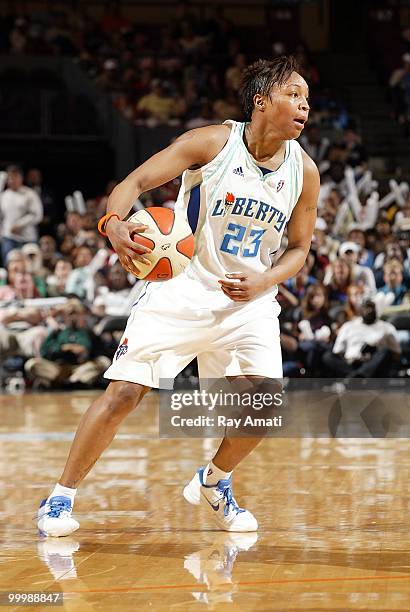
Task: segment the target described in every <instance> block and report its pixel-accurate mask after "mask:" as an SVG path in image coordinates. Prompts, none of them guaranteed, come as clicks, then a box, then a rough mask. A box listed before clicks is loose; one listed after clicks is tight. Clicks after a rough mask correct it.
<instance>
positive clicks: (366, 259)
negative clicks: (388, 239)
mask: <svg viewBox="0 0 410 612" xmlns="http://www.w3.org/2000/svg"><path fill="white" fill-rule="evenodd" d="M350 227H351V229H350V231H349V233H348V234H347V241H348V242H354V243H356V244H357V245H358V247H359V248H360V251H359V259H358V263H359V264H360V265H362V266H368V267H369V268H371V267H372V266H373V263H374V253H373V251H372V250H370V249H367V248H366V234H365V232H364V231H363V230H362V229H360V227H352V226H350Z"/></svg>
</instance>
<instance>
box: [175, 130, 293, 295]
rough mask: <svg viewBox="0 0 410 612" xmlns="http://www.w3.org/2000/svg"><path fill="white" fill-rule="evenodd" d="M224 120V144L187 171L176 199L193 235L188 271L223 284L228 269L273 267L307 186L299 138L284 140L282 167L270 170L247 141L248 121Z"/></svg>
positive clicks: (212, 283)
mask: <svg viewBox="0 0 410 612" xmlns="http://www.w3.org/2000/svg"><path fill="white" fill-rule="evenodd" d="M225 123H227V124H231V133H230V136H229V139H228V141H227V142H226V144H225V146H224V147H223V149H222V150H221V151H220V152H219V153H218V155H217V156H216V157H215V158H214V159H213V160H212V161H210V162H209V163H208V164H206V165H205V166H202V167H201V168H199V169H197V170H186V171H185V172H184V173H183V175H182V184H181V188H180V191H179V194H178V198H177V202H176V204H175V210H176V211H178V210H182V211H184V212H185V214H186V216H187V218H188V221H189V223H190V226H191V229H192V231H193V232H194V234H195V252H194V256H193V258H192V260H191V263H190V264H189V266H188V267H187V268H186V274H187V275H188V276H189V277H191V278H197V279H199V280H201V282H203V283H204V284H205V285H207V286H209V287H210V288H219V285H218V283H217V281H218V279H224V278H225V274H229V273H234V272H250V271H252V272H261V273H263V272H265V271H266V270H268V269H270V268H271V256H272V255H273V254H274V253H275V252H276V251H277V250H278V249H279V247H280V243H281V239H282V235H283V231H284V228H285V226H286V223H287V221H288V220H289V219H290V216H291V214H292V210H293V208H294V206H295V204H296V202H297V201H298V199H299V196H300V194H301V191H302V185H303V161H302V153H301V148H300V145H299V143H297V142H296V141H294V140H288V141H286V153H285V157H284V161H283V162H282V164H281V166H280V167H279V168H278V169H277V170H275V171H266V170H265V169H261V167H260V166H259V165H258V164H257V163H256V161H255V159H254V158H253V157H252V155H251V154H250V153H249V151H248V150H247V148H246V146H245V143H244V141H243V132H244V129H245V123H239V122H236V121H226V122H225ZM269 293H270V294H271V295H272V291H270V292H269Z"/></svg>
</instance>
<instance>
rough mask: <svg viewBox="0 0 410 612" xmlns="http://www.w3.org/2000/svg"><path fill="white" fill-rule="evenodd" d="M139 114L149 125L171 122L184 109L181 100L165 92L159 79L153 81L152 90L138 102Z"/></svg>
mask: <svg viewBox="0 0 410 612" xmlns="http://www.w3.org/2000/svg"><path fill="white" fill-rule="evenodd" d="M137 111H138V116H139V117H141V118H145V119H146V120H147V125H151V126H153V125H154V124H155V125H158V124H164V123H165V124H166V123H169V121H170V120H171V119H176V118H178V117H179V116H180V115H181V114H182V112H183V111H184V106H183V103H182V101H181V100H179V101H178V100H176V99H175V98H172V97H171V96H169V95H168V94H166V93H165V91H164V87H163V84H162V83H161V81H160V80H159V79H155V80H154V81H153V82H152V87H151V92H150V93H149V94H147V95H146V96H143V97H142V98H141V99H140V100H139V101H138V103H137Z"/></svg>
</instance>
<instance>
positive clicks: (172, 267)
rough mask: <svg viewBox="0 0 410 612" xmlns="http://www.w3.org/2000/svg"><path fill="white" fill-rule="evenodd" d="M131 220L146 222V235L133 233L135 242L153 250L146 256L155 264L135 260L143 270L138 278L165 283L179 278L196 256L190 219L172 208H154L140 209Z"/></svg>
mask: <svg viewBox="0 0 410 612" xmlns="http://www.w3.org/2000/svg"><path fill="white" fill-rule="evenodd" d="M128 221H130V222H131V223H142V224H143V225H147V226H148V229H147V230H145V232H144V233H143V234H138V233H136V232H134V233H132V234H131V238H132V239H133V241H134V242H137V243H138V244H142V245H144V246H146V247H149V248H150V249H152V253H146V254H144V257H145V258H146V259H149V260H150V262H151V264H150V265H148V264H144V263H141V262H140V261H137V260H136V261H135V265H136V266H137V268H138V269H139V270H140V271H141V272H140V274H138V275H136V276H137V278H140V279H143V280H147V281H164V280H169V279H170V278H174V276H178V274H180V273H181V272H182V271H183V270H184V269H185V268H186V266H187V265H188V264H189V261H190V259H191V257H192V255H193V254H194V236H193V235H192V231H191V228H190V226H189V224H188V221H187V220H186V217H185V216H184V215H183V214H181V213H175V212H174V211H173V210H171V209H169V208H161V207H159V206H154V207H152V208H146V209H144V210H139V211H138V212H136V213H135V214H133V215H132V216H131V217H130V218H129V219H128Z"/></svg>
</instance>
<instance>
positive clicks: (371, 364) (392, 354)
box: [323, 300, 401, 378]
mask: <svg viewBox="0 0 410 612" xmlns="http://www.w3.org/2000/svg"><path fill="white" fill-rule="evenodd" d="M400 353H401V348H400V344H399V342H398V339H397V332H396V329H395V327H394V326H393V325H392V324H391V323H387V321H381V320H380V319H378V318H377V313H376V306H375V303H374V302H373V301H372V300H366V301H365V302H364V303H363V306H362V316H361V317H357V318H355V319H353V320H352V321H348V322H347V323H344V325H342V327H341V328H340V330H339V333H338V335H337V338H336V341H335V343H334V346H333V350H332V351H328V352H327V353H325V355H324V356H323V363H324V365H325V366H326V367H327V368H328V369H329V370H330V371H331V373H332V374H333V375H335V376H342V377H345V376H350V377H354V378H367V377H369V378H372V377H377V376H385V377H387V376H388V372H389V367H390V366H391V364H392V362H393V361H394V359H397V357H398V356H399V355H400Z"/></svg>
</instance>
